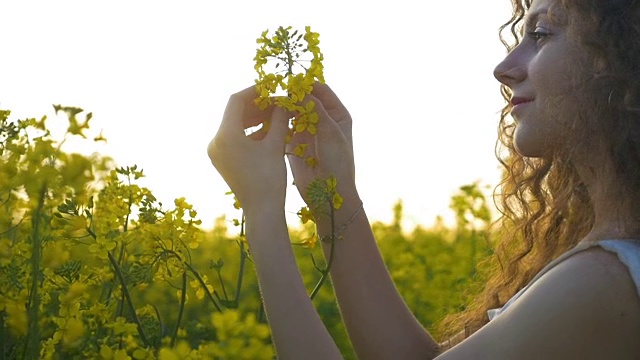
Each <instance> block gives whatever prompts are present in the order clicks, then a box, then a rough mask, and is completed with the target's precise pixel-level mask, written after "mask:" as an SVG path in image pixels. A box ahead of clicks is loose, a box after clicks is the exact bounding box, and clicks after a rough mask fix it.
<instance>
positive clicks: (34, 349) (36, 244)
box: [24, 185, 47, 359]
mask: <svg viewBox="0 0 640 360" xmlns="http://www.w3.org/2000/svg"><path fill="white" fill-rule="evenodd" d="M46 191H47V187H46V185H43V186H42V189H41V190H40V196H39V199H38V207H37V208H36V211H35V213H34V214H33V218H32V220H31V224H32V225H31V241H32V244H31V290H30V291H29V302H28V304H27V309H28V314H29V325H28V332H27V341H26V342H25V347H26V348H25V352H24V354H25V359H37V358H38V357H39V356H40V328H39V327H38V318H39V316H40V314H39V312H40V295H39V294H38V289H39V280H40V256H41V246H42V243H41V241H42V239H41V238H40V220H41V218H42V209H43V207H44V197H45V193H46Z"/></svg>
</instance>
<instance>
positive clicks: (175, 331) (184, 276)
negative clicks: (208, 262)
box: [171, 271, 187, 347]
mask: <svg viewBox="0 0 640 360" xmlns="http://www.w3.org/2000/svg"><path fill="white" fill-rule="evenodd" d="M186 302H187V272H186V271H183V272H182V295H181V297H180V310H179V311H178V320H176V327H175V329H173V336H172V337H171V347H173V346H174V345H175V344H176V338H177V337H178V330H179V329H180V322H181V321H182V315H183V314H184V304H185V303H186Z"/></svg>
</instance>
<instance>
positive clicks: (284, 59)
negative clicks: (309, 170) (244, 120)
mask: <svg viewBox="0 0 640 360" xmlns="http://www.w3.org/2000/svg"><path fill="white" fill-rule="evenodd" d="M319 37H320V35H319V34H318V33H316V32H313V31H311V28H310V27H309V26H307V27H305V31H304V33H300V32H299V31H298V30H293V29H292V28H291V27H290V26H289V27H282V26H281V27H279V28H278V29H277V30H276V31H275V32H274V33H273V34H270V33H269V31H268V30H265V31H264V32H263V33H262V34H261V36H260V37H259V38H258V39H257V43H258V44H259V47H258V49H257V51H256V56H255V58H254V61H255V66H254V68H255V70H256V72H257V74H258V78H257V79H256V81H255V82H256V91H257V93H258V97H257V98H256V105H257V106H258V107H260V108H261V109H265V108H267V107H268V106H270V105H272V104H275V105H277V106H280V107H282V108H284V109H286V110H288V111H290V112H292V113H294V114H295V116H294V117H293V118H292V119H291V126H290V129H289V135H288V137H287V141H289V140H290V139H291V137H292V136H293V135H294V134H295V133H302V132H305V131H306V132H308V133H309V134H311V135H315V134H316V132H317V126H318V114H317V112H316V104H315V103H314V102H313V101H311V100H306V99H305V98H306V96H307V95H309V94H311V92H312V90H313V84H314V83H315V82H316V81H317V82H321V83H324V73H323V71H324V67H323V65H322V61H323V60H324V56H323V54H322V52H321V51H320V47H319V45H320V39H319ZM266 69H270V70H271V71H267V70H266ZM278 93H280V94H283V95H282V96H275V95H277V94H278ZM307 148H308V144H297V145H296V146H295V148H294V149H293V152H292V153H291V154H292V155H295V156H298V157H300V158H303V159H304V160H305V163H306V164H307V165H308V166H310V167H316V166H317V165H318V160H317V158H316V157H314V156H313V154H308V151H307ZM325 180H326V184H327V186H325V187H324V189H325V193H326V194H328V196H321V197H322V198H323V199H324V198H327V197H328V198H330V199H331V201H330V204H331V206H332V207H333V208H334V209H336V210H337V209H339V208H340V206H341V205H342V197H341V196H340V194H339V193H338V192H337V187H336V179H335V177H330V178H327V179H325ZM316 190H317V186H316ZM322 205H324V203H317V204H314V207H316V208H320V207H321V206H322ZM298 215H299V216H300V218H301V220H302V222H303V223H306V222H307V221H308V220H312V221H315V220H314V219H313V216H312V215H311V211H310V210H309V209H308V208H302V209H301V210H300V211H299V212H298ZM315 243H316V242H315V241H313V239H308V241H305V242H304V245H305V246H309V245H311V246H313V245H314V244H315Z"/></svg>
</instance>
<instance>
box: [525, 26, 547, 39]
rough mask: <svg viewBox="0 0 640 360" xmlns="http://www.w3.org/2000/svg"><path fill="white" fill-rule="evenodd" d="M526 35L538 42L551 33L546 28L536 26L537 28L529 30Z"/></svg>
mask: <svg viewBox="0 0 640 360" xmlns="http://www.w3.org/2000/svg"><path fill="white" fill-rule="evenodd" d="M527 36H529V38H531V39H532V40H534V41H535V42H539V41H542V40H544V39H546V38H547V37H549V36H551V33H550V32H549V31H547V30H544V29H539V28H538V29H535V30H534V31H529V32H528V33H527Z"/></svg>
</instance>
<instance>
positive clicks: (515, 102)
mask: <svg viewBox="0 0 640 360" xmlns="http://www.w3.org/2000/svg"><path fill="white" fill-rule="evenodd" d="M532 101H533V98H526V97H514V98H512V99H511V105H513V106H517V105H520V104H525V103H529V102H532Z"/></svg>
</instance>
